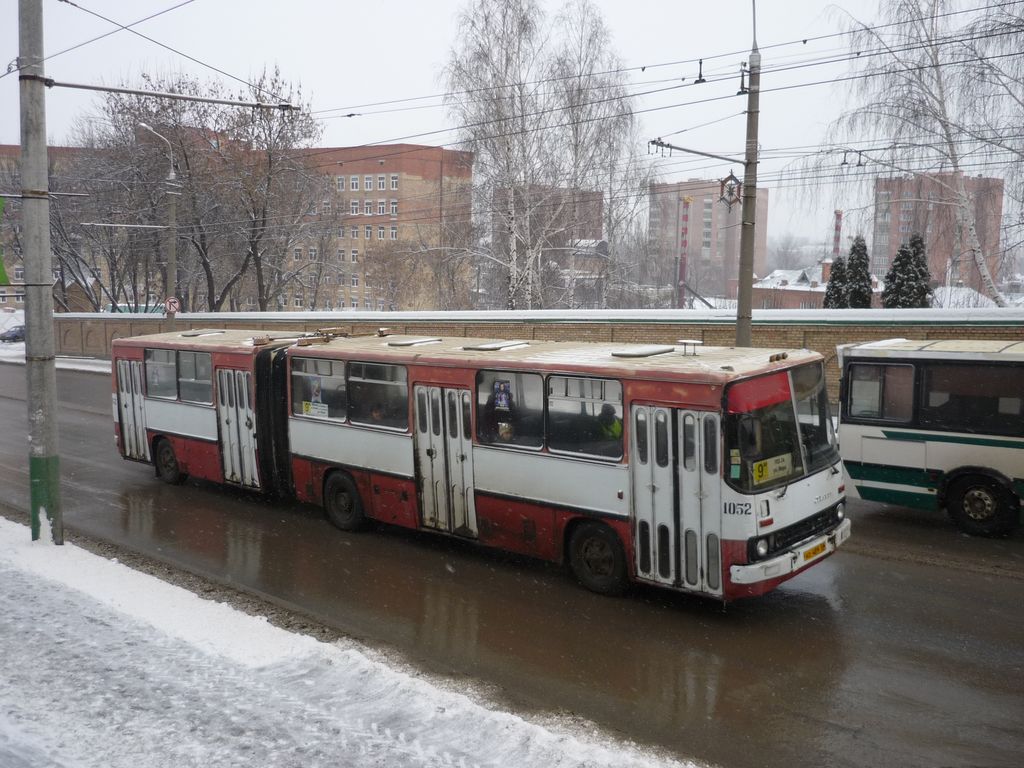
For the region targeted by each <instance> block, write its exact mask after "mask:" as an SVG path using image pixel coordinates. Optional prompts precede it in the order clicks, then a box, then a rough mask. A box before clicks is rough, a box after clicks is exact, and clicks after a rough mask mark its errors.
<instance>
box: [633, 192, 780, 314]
mask: <svg viewBox="0 0 1024 768" xmlns="http://www.w3.org/2000/svg"><path fill="white" fill-rule="evenodd" d="M723 192H724V190H723V186H722V183H721V182H719V181H716V180H713V179H712V180H708V179H690V180H688V181H682V182H676V183H672V184H651V186H650V222H649V233H650V239H651V246H652V252H653V254H654V257H653V261H654V263H652V264H650V265H648V266H647V268H646V269H645V270H642V274H641V281H642V282H645V283H649V284H665V283H671V284H672V285H675V284H676V282H677V280H678V279H681V280H682V281H683V282H685V283H686V285H687V286H688V287H689V288H690V289H692V290H693V291H696V292H697V293H699V294H700V295H702V296H717V297H725V298H736V292H737V291H736V286H737V281H738V275H739V263H740V229H741V222H742V219H743V211H742V205H741V204H740V203H739V202H734V203H733V204H732V205H731V206H729V205H727V204H726V203H725V202H723V201H722V196H723ZM768 201H769V191H768V190H767V189H765V188H763V187H758V190H757V215H756V217H755V218H756V222H755V228H754V231H755V236H754V274H755V275H764V274H765V271H766V268H765V265H766V263H767V253H768ZM679 293H680V295H679V300H680V301H682V300H683V297H682V295H681V293H682V292H679Z"/></svg>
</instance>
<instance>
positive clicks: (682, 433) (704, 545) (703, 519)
mask: <svg viewBox="0 0 1024 768" xmlns="http://www.w3.org/2000/svg"><path fill="white" fill-rule="evenodd" d="M676 421H677V425H678V451H679V454H678V455H679V519H680V529H681V533H682V560H683V573H682V576H683V586H685V587H686V588H688V589H694V590H699V591H701V592H706V593H709V594H713V595H720V594H722V542H721V533H722V518H721V514H722V512H721V503H720V502H721V496H722V494H721V488H722V479H721V472H720V469H719V463H720V461H721V459H720V453H721V448H720V446H719V423H720V422H719V417H718V414H717V413H709V412H707V411H703V412H702V411H682V410H680V411H676Z"/></svg>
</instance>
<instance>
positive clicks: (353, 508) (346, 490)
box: [324, 472, 364, 531]
mask: <svg viewBox="0 0 1024 768" xmlns="http://www.w3.org/2000/svg"><path fill="white" fill-rule="evenodd" d="M324 510H325V511H326V512H327V517H328V519H329V520H330V521H331V522H332V523H334V524H335V525H336V526H338V527H339V528H341V530H343V531H358V530H359V529H360V528H362V527H363V523H364V518H363V501H362V499H360V498H359V489H358V488H356V484H355V481H354V480H353V479H352V478H351V477H349V476H348V475H347V474H345V473H344V472H335V473H333V474H332V475H331V476H330V477H328V478H327V482H326V483H324Z"/></svg>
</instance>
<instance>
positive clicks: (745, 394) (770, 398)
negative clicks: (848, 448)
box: [723, 363, 839, 493]
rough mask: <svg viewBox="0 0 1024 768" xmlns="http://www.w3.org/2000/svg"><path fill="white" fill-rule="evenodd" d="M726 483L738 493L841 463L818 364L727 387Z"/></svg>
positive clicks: (767, 486)
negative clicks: (837, 462) (738, 491)
mask: <svg viewBox="0 0 1024 768" xmlns="http://www.w3.org/2000/svg"><path fill="white" fill-rule="evenodd" d="M726 401H727V411H726V417H725V422H724V425H723V426H724V431H725V443H726V480H727V482H728V483H729V484H730V485H731V486H733V487H734V488H736V489H737V490H740V491H745V492H748V493H750V492H758V491H763V490H766V489H769V488H774V487H776V486H780V485H784V484H785V483H789V482H792V481H793V480H797V479H799V478H801V477H805V476H807V475H809V474H812V473H814V472H817V471H819V470H821V469H823V468H824V467H827V466H829V465H831V464H834V463H835V462H836V461H838V459H839V454H838V451H837V448H836V439H835V432H834V430H833V427H832V420H831V418H830V416H829V408H828V396H827V392H826V389H825V374H824V369H823V367H822V365H821V363H809V364H807V365H802V366H800V367H798V368H793V369H792V370H789V371H780V372H779V373H773V374H769V375H768V376H759V377H757V378H755V379H750V380H747V381H742V382H737V383H735V384H732V385H730V387H729V388H728V390H727V395H726Z"/></svg>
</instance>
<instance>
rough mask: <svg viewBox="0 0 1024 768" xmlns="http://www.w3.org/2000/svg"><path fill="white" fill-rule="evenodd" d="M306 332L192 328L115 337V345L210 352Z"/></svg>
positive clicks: (289, 338) (261, 344) (291, 337)
mask: <svg viewBox="0 0 1024 768" xmlns="http://www.w3.org/2000/svg"><path fill="white" fill-rule="evenodd" d="M301 335H302V334H301V333H300V332H295V333H282V332H279V331H258V330H241V329H233V328H227V329H225V328H190V329H188V330H184V331H172V332H170V333H152V334H148V335H145V336H125V337H122V338H119V339H114V342H113V343H114V346H115V347H160V348H163V349H197V348H198V349H202V350H204V351H208V352H241V351H244V350H250V351H255V350H258V349H260V348H262V347H264V346H266V345H268V344H271V343H273V342H279V343H278V344H277V345H276V346H282V345H283V344H288V343H291V342H293V341H295V340H296V339H297V338H299V336H301Z"/></svg>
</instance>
